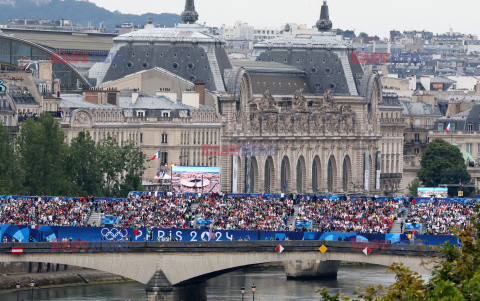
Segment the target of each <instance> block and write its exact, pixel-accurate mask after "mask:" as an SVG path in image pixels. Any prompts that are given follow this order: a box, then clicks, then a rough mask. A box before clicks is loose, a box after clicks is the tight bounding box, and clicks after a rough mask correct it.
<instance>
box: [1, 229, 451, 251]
mask: <svg viewBox="0 0 480 301" xmlns="http://www.w3.org/2000/svg"><path fill="white" fill-rule="evenodd" d="M0 238H1V241H2V242H12V241H21V242H28V241H30V240H31V241H35V242H61V241H78V240H81V241H88V242H102V241H113V242H114V241H118V242H119V241H146V240H148V241H233V240H235V241H239V240H253V241H258V240H327V241H351V242H356V243H367V242H377V243H384V244H410V243H411V242H412V240H411V239H409V238H408V237H407V235H404V234H402V235H400V234H369V233H355V232H354V233H336V232H288V231H240V230H218V231H210V230H208V229H203V230H202V229H156V228H154V229H145V228H141V229H133V228H124V227H104V228H99V227H55V226H52V227H50V226H18V225H4V226H0ZM415 241H416V242H419V243H422V244H425V245H437V246H438V245H441V244H443V243H444V242H449V243H450V244H454V245H456V246H458V245H459V242H458V239H457V238H456V237H454V236H450V235H416V236H415Z"/></svg>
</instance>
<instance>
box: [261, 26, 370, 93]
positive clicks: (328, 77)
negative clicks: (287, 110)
mask: <svg viewBox="0 0 480 301" xmlns="http://www.w3.org/2000/svg"><path fill="white" fill-rule="evenodd" d="M352 51H353V47H352V45H351V44H350V43H348V42H346V41H344V40H342V39H339V38H337V36H336V33H335V32H333V31H327V32H316V33H314V34H312V35H298V36H294V35H293V34H292V33H291V32H285V33H284V34H283V36H281V37H279V38H277V39H272V40H267V41H263V42H260V43H257V44H255V45H254V49H253V53H252V56H253V58H254V60H256V61H262V62H277V63H281V64H285V65H290V66H293V67H295V68H297V69H299V70H301V71H303V72H305V74H306V78H307V81H308V85H309V86H310V88H311V90H312V92H313V93H315V94H322V93H324V92H325V91H327V90H328V89H331V90H333V93H335V94H342V95H359V87H358V86H357V80H358V79H359V78H361V77H362V75H363V69H362V67H361V65H360V63H358V62H355V61H354V60H352V58H353V55H352Z"/></svg>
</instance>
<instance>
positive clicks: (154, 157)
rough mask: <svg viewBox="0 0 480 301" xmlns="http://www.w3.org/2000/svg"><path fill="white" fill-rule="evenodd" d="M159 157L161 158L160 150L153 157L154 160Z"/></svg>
mask: <svg viewBox="0 0 480 301" xmlns="http://www.w3.org/2000/svg"><path fill="white" fill-rule="evenodd" d="M158 158H160V151H158V152H157V153H156V154H155V155H154V156H153V157H152V161H153V160H157V159H158Z"/></svg>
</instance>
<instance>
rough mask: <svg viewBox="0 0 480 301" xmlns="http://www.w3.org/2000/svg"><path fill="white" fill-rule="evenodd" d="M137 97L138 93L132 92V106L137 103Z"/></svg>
mask: <svg viewBox="0 0 480 301" xmlns="http://www.w3.org/2000/svg"><path fill="white" fill-rule="evenodd" d="M139 95H140V94H139V93H138V91H133V92H132V104H135V103H136V102H137V99H138V97H139Z"/></svg>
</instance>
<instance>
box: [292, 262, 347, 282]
mask: <svg viewBox="0 0 480 301" xmlns="http://www.w3.org/2000/svg"><path fill="white" fill-rule="evenodd" d="M283 265H284V267H285V272H286V273H287V279H288V280H304V279H337V274H338V267H339V266H340V261H338V260H327V261H320V260H296V261H284V262H283Z"/></svg>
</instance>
